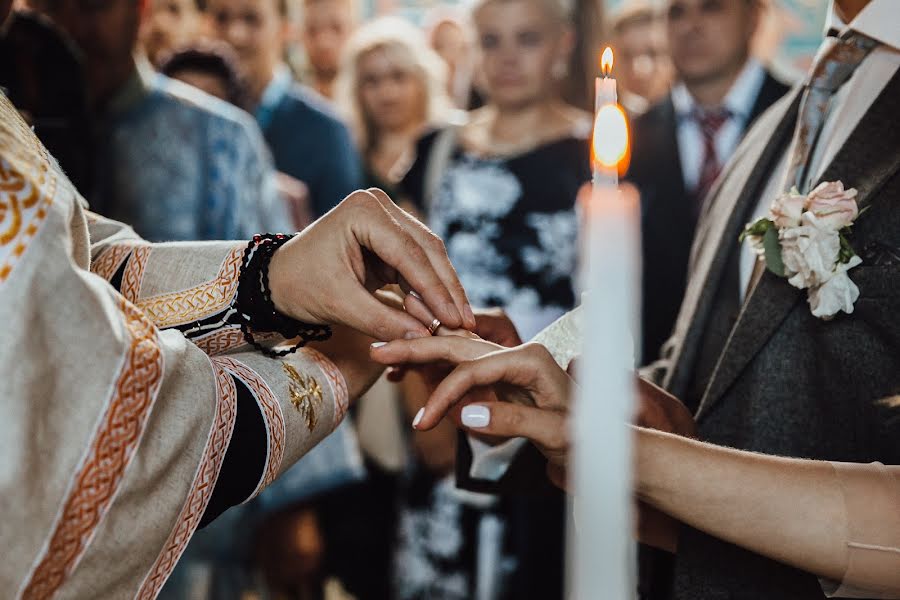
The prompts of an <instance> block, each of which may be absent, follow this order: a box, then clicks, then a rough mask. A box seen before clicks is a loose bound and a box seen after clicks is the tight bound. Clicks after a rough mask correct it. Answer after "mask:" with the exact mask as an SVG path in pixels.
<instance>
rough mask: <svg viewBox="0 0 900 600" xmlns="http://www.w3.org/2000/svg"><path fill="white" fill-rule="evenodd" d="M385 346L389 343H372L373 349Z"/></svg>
mask: <svg viewBox="0 0 900 600" xmlns="http://www.w3.org/2000/svg"><path fill="white" fill-rule="evenodd" d="M385 344H387V342H372V348H373V349H375V348H381V347H382V346H384V345H385Z"/></svg>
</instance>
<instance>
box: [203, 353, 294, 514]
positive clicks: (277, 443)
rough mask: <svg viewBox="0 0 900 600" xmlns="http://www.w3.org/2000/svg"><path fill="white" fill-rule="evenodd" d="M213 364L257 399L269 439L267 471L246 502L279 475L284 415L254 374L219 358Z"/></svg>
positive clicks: (267, 389) (265, 384) (261, 381)
mask: <svg viewBox="0 0 900 600" xmlns="http://www.w3.org/2000/svg"><path fill="white" fill-rule="evenodd" d="M213 362H214V363H216V364H217V365H220V366H222V367H224V368H225V369H227V370H228V372H229V373H231V374H232V375H234V376H235V377H237V378H238V379H240V380H241V381H243V382H244V383H245V384H246V385H247V387H248V388H249V389H250V392H251V393H252V394H253V397H254V398H255V399H256V403H257V404H258V405H259V409H260V412H262V415H263V421H265V423H266V434H267V438H268V440H267V441H268V448H267V452H266V467H265V469H263V475H262V477H260V481H259V484H258V485H257V486H256V489H255V490H254V491H253V493H252V494H251V495H250V497H249V498H247V499H248V500H249V499H250V498H254V497H256V495H257V494H259V493H260V492H261V491H263V490H264V489H266V488H267V487H268V486H269V484H270V483H272V481H273V480H274V479H275V476H276V475H278V470H279V469H280V468H281V460H282V459H283V458H284V438H285V427H284V414H283V413H282V412H281V405H280V404H279V403H278V400H277V399H276V398H275V394H274V393H273V392H272V389H271V388H270V387H269V386H268V384H267V383H266V382H265V381H264V380H263V379H262V377H260V376H259V374H258V373H257V372H256V371H254V370H253V369H251V368H249V367H248V366H247V365H245V364H244V363H241V362H238V361H236V360H234V359H232V358H227V357H218V358H214V359H213Z"/></svg>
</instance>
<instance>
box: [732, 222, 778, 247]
mask: <svg viewBox="0 0 900 600" xmlns="http://www.w3.org/2000/svg"><path fill="white" fill-rule="evenodd" d="M774 229H775V223H773V222H772V221H770V220H769V219H766V218H765V217H763V218H762V219H759V220H757V221H756V222H755V223H750V224H748V225H747V226H746V227H744V230H743V231H742V232H741V235H739V236H738V241H739V242H743V241H744V240H745V239H747V238H748V237H762V236H764V235H765V234H766V233H767V232H769V231H772V230H774ZM775 237H776V238H777V237H778V232H777V231H776V232H775Z"/></svg>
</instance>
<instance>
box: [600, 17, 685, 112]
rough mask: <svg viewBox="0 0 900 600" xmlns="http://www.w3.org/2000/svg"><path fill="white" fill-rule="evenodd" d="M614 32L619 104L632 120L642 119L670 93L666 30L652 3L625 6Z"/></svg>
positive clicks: (615, 18)
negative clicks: (647, 111)
mask: <svg viewBox="0 0 900 600" xmlns="http://www.w3.org/2000/svg"><path fill="white" fill-rule="evenodd" d="M610 29H611V30H612V32H613V43H612V46H613V48H614V49H615V52H616V54H615V61H616V65H615V68H616V80H617V81H618V84H619V103H620V104H622V106H623V107H624V108H625V110H627V111H628V113H629V114H631V115H632V116H635V115H639V114H641V113H643V112H644V111H646V110H647V108H648V107H649V106H650V105H652V104H656V103H657V102H658V101H660V100H662V98H663V96H665V95H666V93H667V92H668V91H669V86H670V84H671V80H672V66H671V64H670V62H669V58H668V54H667V52H666V48H665V29H664V27H663V24H662V22H661V20H660V19H659V17H658V16H657V13H656V11H655V10H654V8H653V6H652V5H651V4H650V2H649V0H630V1H629V2H626V3H624V4H623V5H622V6H620V7H619V9H618V10H617V11H616V12H615V13H614V15H613V18H612V23H611V26H610Z"/></svg>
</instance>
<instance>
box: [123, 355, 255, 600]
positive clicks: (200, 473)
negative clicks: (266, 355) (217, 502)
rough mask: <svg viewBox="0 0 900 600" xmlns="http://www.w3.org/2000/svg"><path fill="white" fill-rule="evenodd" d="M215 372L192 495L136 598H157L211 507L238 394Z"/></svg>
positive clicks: (228, 377) (225, 377) (216, 368)
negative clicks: (213, 403)
mask: <svg viewBox="0 0 900 600" xmlns="http://www.w3.org/2000/svg"><path fill="white" fill-rule="evenodd" d="M212 368H213V371H214V372H215V377H216V415H215V417H214V418H213V424H212V428H211V429H210V432H209V437H208V438H207V440H206V447H205V448H204V449H203V458H201V459H200V465H199V466H198V467H197V472H196V475H194V481H193V483H192V484H191V491H190V492H189V493H188V497H187V500H186V501H185V504H184V506H183V507H182V509H181V514H180V515H178V521H177V522H176V524H175V528H174V529H173V530H172V532H171V533H170V534H169V538H168V539H167V540H166V543H165V545H163V548H162V552H161V553H160V555H159V556H158V557H157V558H156V562H154V563H153V567H152V568H151V569H150V572H149V573H147V577H146V578H145V579H144V582H143V583H142V584H141V589H140V591H139V592H138V594H137V596H136V597H137V598H141V599H146V600H152V599H153V598H156V596H157V594H159V590H160V588H162V585H163V584H164V583H165V582H166V579H168V578H169V575H171V574H172V570H173V569H174V568H175V563H177V562H178V559H179V558H180V557H181V554H182V553H183V552H184V548H185V546H187V543H188V540H190V539H191V536H192V535H193V534H194V531H195V530H196V529H197V525H198V524H199V523H200V519H201V517H203V511H205V510H206V505H207V504H209V498H210V496H212V491H213V488H214V487H215V484H216V479H218V477H219V471H220V470H221V468H222V461H223V460H224V459H225V451H226V450H227V449H228V443H229V442H230V441H231V433H232V431H233V430H234V421H235V417H236V416H237V390H236V389H235V387H234V380H233V379H232V378H231V375H229V374H228V373H227V372H226V371H225V369H223V368H222V367H221V366H219V365H216V364H213V365H212Z"/></svg>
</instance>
